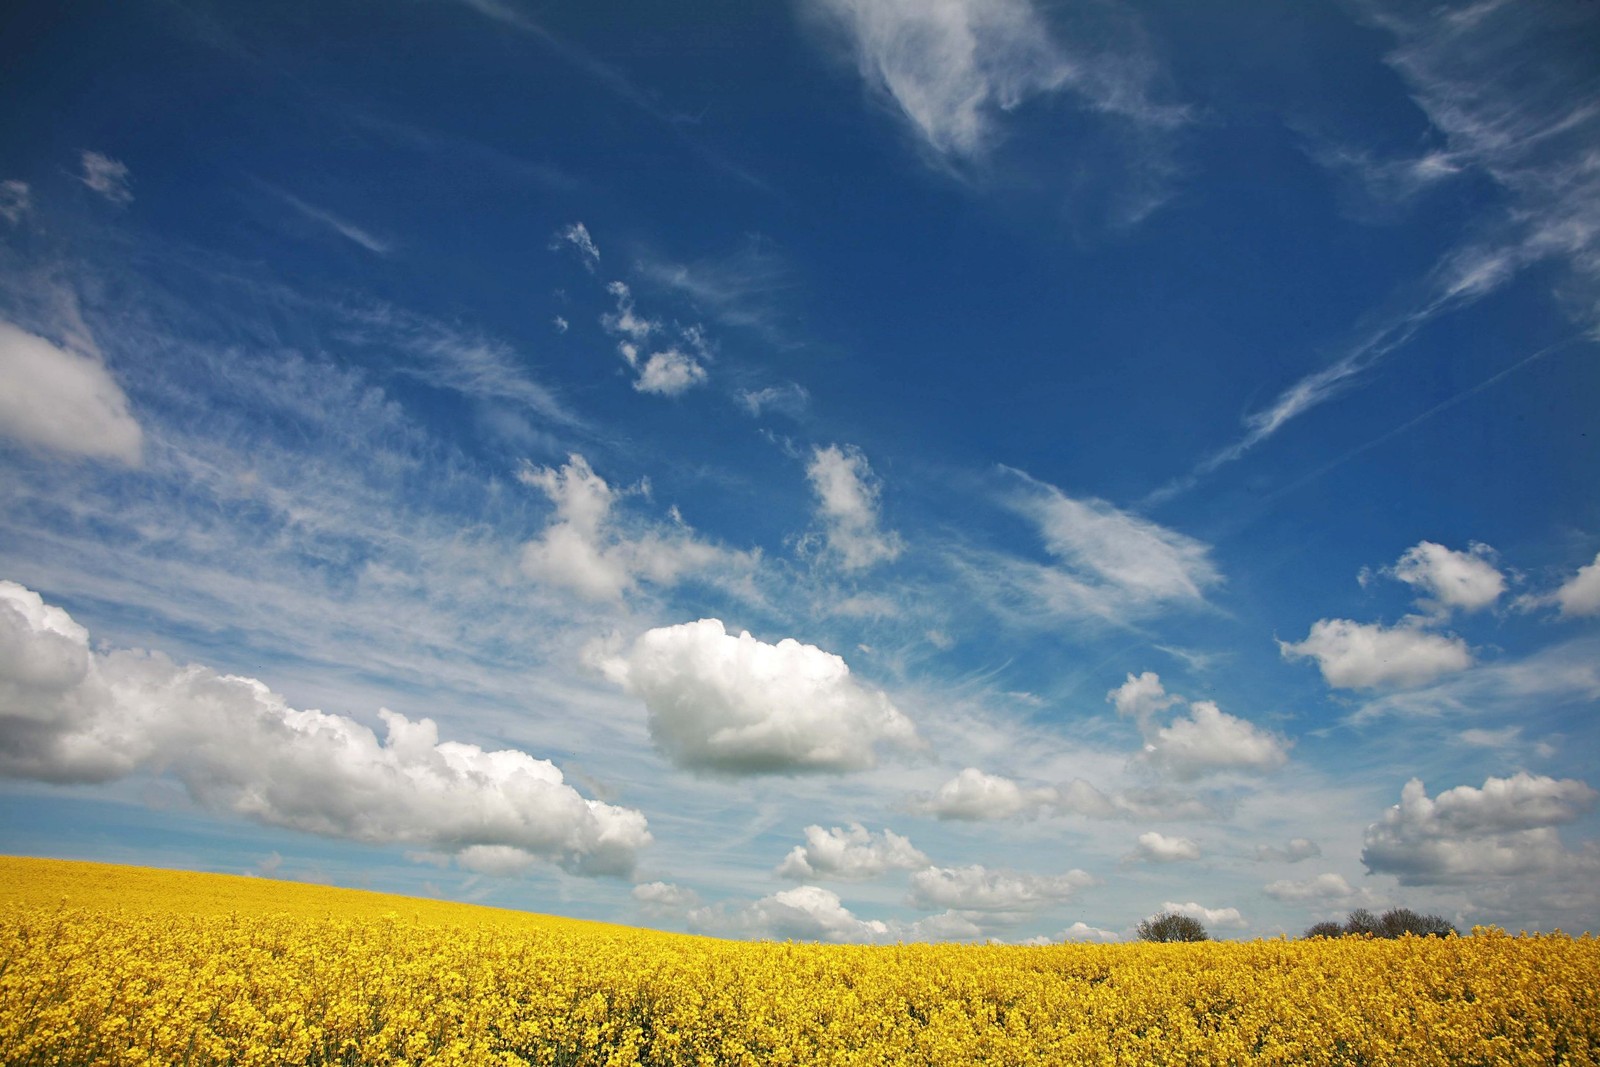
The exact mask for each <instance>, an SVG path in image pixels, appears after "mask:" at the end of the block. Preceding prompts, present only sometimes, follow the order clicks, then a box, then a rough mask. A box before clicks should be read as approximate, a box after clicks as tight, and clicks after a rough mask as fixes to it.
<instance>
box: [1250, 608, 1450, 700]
mask: <svg viewBox="0 0 1600 1067" xmlns="http://www.w3.org/2000/svg"><path fill="white" fill-rule="evenodd" d="M1278 649H1279V651H1281V652H1282V653H1283V656H1284V658H1285V659H1313V660H1316V663H1317V667H1318V668H1319V669H1320V670H1321V671H1322V677H1323V679H1324V680H1325V681H1326V682H1327V683H1328V684H1329V685H1331V686H1333V687H1335V688H1337V689H1374V688H1378V687H1380V686H1416V685H1425V684H1426V683H1428V682H1431V681H1433V680H1434V679H1435V678H1438V677H1440V676H1441V675H1445V674H1450V673H1452V672H1455V671H1464V670H1466V669H1467V668H1468V667H1470V666H1472V652H1471V651H1470V650H1469V649H1468V648H1467V643H1466V642H1465V641H1463V640H1461V638H1459V637H1455V636H1453V635H1446V634H1436V633H1429V632H1428V631H1426V630H1422V629H1418V628H1417V627H1415V626H1396V627H1384V626H1382V625H1379V624H1378V623H1365V624H1363V623H1358V622H1352V621H1350V620H1349V619H1319V620H1318V621H1317V622H1315V623H1313V624H1312V626H1311V632H1310V633H1309V634H1307V635H1306V638H1305V640H1304V641H1299V642H1296V643H1290V642H1288V641H1279V642H1278Z"/></svg>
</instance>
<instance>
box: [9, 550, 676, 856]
mask: <svg viewBox="0 0 1600 1067" xmlns="http://www.w3.org/2000/svg"><path fill="white" fill-rule="evenodd" d="M378 717H379V719H381V720H382V722H383V724H384V727H385V737H384V739H382V740H380V739H379V738H378V737H377V735H376V734H374V733H373V731H372V730H370V729H368V728H367V727H366V726H364V725H362V724H361V723H359V722H356V721H355V720H353V719H350V718H347V717H345V716H341V715H332V714H327V713H325V712H321V711H300V710H297V709H295V708H292V707H289V706H288V705H287V704H286V703H285V702H284V701H283V699H282V698H281V697H279V696H278V695H277V694H275V693H273V692H271V691H270V690H269V689H268V688H267V687H266V686H265V685H264V684H262V683H261V682H259V681H257V680H256V679H254V678H245V677H239V676H235V675H223V674H218V673H216V672H215V671H212V670H210V669H209V668H207V667H203V666H199V665H190V666H179V665H177V664H175V663H173V662H172V661H171V660H169V659H167V658H166V657H165V656H163V655H161V654H160V653H158V652H142V651H114V652H93V651H91V650H90V647H89V643H88V634H87V632H86V631H84V629H83V628H82V627H81V626H78V625H77V624H76V623H74V622H73V621H72V619H71V618H70V617H69V616H68V615H67V614H66V613H65V612H63V611H61V610H60V609H59V608H55V607H52V606H51V605H48V604H45V603H44V601H43V599H42V598H41V597H39V596H38V594H36V593H34V592H32V591H30V590H28V589H25V588H23V587H22V586H20V585H17V584H15V583H13V582H0V773H4V774H6V775H8V776H14V777H24V778H34V779H42V780H45V781H57V782H70V781H80V782H92V781H108V780H112V779H115V778H118V777H122V776H124V775H127V774H130V773H132V772H134V771H136V770H145V771H149V772H154V773H162V772H164V773H169V774H172V775H173V776H175V777H177V778H178V779H179V780H180V781H182V782H183V783H184V785H185V786H186V787H187V789H188V791H189V794H190V795H191V796H192V797H193V798H194V800H195V801H196V802H197V803H198V804H199V805H200V806H202V807H204V808H207V809H210V810H214V811H228V812H233V813H235V814H238V815H242V816H244V817H246V818H250V819H253V820H255V821H257V822H262V823H267V824H270V825H274V826H283V827H288V828H290V829H294V830H300V831H304V832H307V833H315V834H322V835H325V836H329V837H340V838H349V839H353V840H358V841H370V842H379V843H412V844H418V845H422V846H426V847H431V848H435V849H442V850H445V851H448V852H451V853H453V854H454V855H455V856H456V858H457V861H458V862H460V863H462V864H463V865H464V866H471V867H474V868H475V869H480V870H493V871H495V872H496V873H504V872H506V871H509V870H512V869H516V868H518V867H519V866H520V865H521V864H522V863H523V861H524V859H525V858H526V857H529V856H537V857H540V858H542V859H544V860H548V861H551V862H555V863H558V864H560V865H561V866H563V867H566V868H567V869H569V870H572V871H574V872H577V873H582V874H624V873H626V872H627V871H628V870H630V869H631V868H632V867H633V864H634V860H635V857H636V855H637V853H638V851H639V850H640V849H641V848H643V847H644V846H645V845H647V844H649V843H650V840H651V838H650V833H649V830H648V828H647V825H646V822H645V818H644V816H643V815H642V814H641V813H640V812H638V811H635V810H632V809H629V808H622V807H617V806H614V805H611V804H606V803H603V802H601V801H597V800H586V799H584V798H583V797H582V796H580V795H579V794H578V792H577V791H576V790H574V789H573V788H572V787H571V786H569V785H567V784H565V782H564V781H563V778H562V774H561V772H560V771H559V770H557V769H556V767H555V765H554V764H552V763H550V762H549V761H548V760H542V759H536V758H534V757H533V756H530V755H528V754H527V753H525V752H520V751H517V750H514V749H505V750H499V751H485V750H484V749H482V748H479V747H478V746H476V745H470V744H462V743H460V742H455V741H441V740H440V739H439V732H438V728H437V727H436V726H435V724H434V722H433V720H431V719H421V720H418V721H412V720H410V719H408V718H406V716H404V715H401V714H398V713H396V712H393V711H389V710H388V709H380V710H379V712H378Z"/></svg>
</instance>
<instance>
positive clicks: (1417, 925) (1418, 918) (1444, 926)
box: [1306, 908, 1460, 938]
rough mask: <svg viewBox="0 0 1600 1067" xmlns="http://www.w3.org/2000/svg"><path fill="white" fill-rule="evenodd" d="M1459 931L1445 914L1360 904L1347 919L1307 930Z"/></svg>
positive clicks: (1313, 933)
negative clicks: (1369, 907)
mask: <svg viewBox="0 0 1600 1067" xmlns="http://www.w3.org/2000/svg"><path fill="white" fill-rule="evenodd" d="M1459 932H1460V931H1458V930H1457V929H1456V928H1455V926H1454V925H1453V924H1451V923H1450V922H1449V921H1448V920H1446V919H1445V918H1444V917H1443V916H1441V915H1419V914H1418V913H1416V912H1414V911H1412V910H1411V909H1410V908H1390V909H1389V910H1388V911H1386V912H1384V913H1383V914H1382V915H1374V914H1372V912H1370V911H1368V910H1367V909H1366V908H1357V909H1356V910H1355V911H1352V912H1351V913H1350V917H1349V918H1348V919H1346V920H1345V921H1344V922H1343V923H1336V922H1333V921H1332V920H1328V921H1327V922H1320V923H1317V924H1316V925H1315V926H1313V927H1311V928H1310V929H1309V930H1307V931H1306V936H1307V937H1350V936H1358V937H1359V936H1362V935H1366V936H1369V937H1391V938H1393V937H1401V936H1403V935H1405V934H1415V935H1416V936H1418V937H1450V936H1451V935H1453V934H1457V933H1459Z"/></svg>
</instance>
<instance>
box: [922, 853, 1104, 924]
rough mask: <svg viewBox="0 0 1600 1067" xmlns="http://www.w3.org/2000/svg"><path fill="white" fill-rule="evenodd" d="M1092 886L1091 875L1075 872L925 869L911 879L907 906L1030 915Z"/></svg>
mask: <svg viewBox="0 0 1600 1067" xmlns="http://www.w3.org/2000/svg"><path fill="white" fill-rule="evenodd" d="M1096 882H1097V880H1096V879H1095V878H1094V876H1093V875H1090V874H1088V873H1087V872H1085V871H1081V870H1077V869H1074V870H1070V871H1067V872H1066V873H1064V874H1054V875H1045V874H1030V873H1027V872H1025V871H1004V870H991V869H989V868H987V867H984V866H983V865H982V864H978V863H974V864H971V865H969V866H966V867H928V868H926V869H925V870H921V871H918V872H917V873H916V874H913V875H912V876H911V902H912V903H913V904H914V905H916V906H917V907H919V908H925V909H928V910H932V909H934V908H948V909H951V910H953V911H958V912H967V911H976V912H1010V913H1019V912H1030V911H1036V910H1038V909H1039V908H1042V907H1045V906H1047V905H1050V904H1059V903H1061V902H1063V901H1066V900H1070V899H1071V898H1072V896H1073V894H1074V893H1076V892H1077V891H1078V890H1080V889H1083V888H1085V887H1087V886H1091V885H1095V884H1096Z"/></svg>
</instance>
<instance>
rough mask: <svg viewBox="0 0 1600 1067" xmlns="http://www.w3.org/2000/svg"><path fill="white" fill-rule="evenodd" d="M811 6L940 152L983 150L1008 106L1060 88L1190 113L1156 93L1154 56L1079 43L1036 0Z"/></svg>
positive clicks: (1143, 109)
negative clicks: (1062, 36)
mask: <svg viewBox="0 0 1600 1067" xmlns="http://www.w3.org/2000/svg"><path fill="white" fill-rule="evenodd" d="M809 8H810V10H811V11H812V12H813V13H814V14H815V15H817V16H818V17H819V18H821V19H822V20H824V21H825V22H827V23H829V24H831V25H833V26H834V27H836V28H837V29H838V30H840V31H841V32H842V33H843V35H844V37H845V38H846V40H847V41H848V43H849V46H850V48H851V50H852V51H853V53H854V55H855V59H856V62H857V65H858V67H859V69H860V72H861V76H862V78H863V79H865V80H866V82H867V84H868V85H869V86H871V87H872V88H873V90H874V91H875V92H878V93H880V94H881V95H882V96H883V97H884V98H885V99H887V100H889V101H891V102H892V104H893V106H894V107H895V108H896V110H898V111H899V112H900V114H901V116H902V117H903V118H904V119H905V121H906V122H908V123H909V124H910V125H911V126H912V128H913V129H914V130H916V132H917V134H918V135H919V136H920V137H921V138H922V140H923V142H924V143H925V144H926V145H927V146H928V147H929V148H930V149H931V150H932V151H933V152H934V153H935V154H937V155H939V156H943V157H955V158H963V159H968V160H971V159H977V158H980V157H982V156H983V155H984V154H985V153H986V152H987V151H988V150H989V149H990V148H991V147H992V145H993V144H994V142H995V140H996V139H997V137H998V136H999V133H998V126H999V124H1000V117H1001V116H1002V115H1003V114H1004V113H1005V112H1007V111H1010V110H1013V109H1015V108H1017V107H1018V106H1020V105H1022V104H1024V103H1025V102H1027V101H1028V100H1029V99H1031V98H1034V97H1041V96H1051V95H1054V94H1057V93H1070V94H1071V95H1073V96H1074V97H1076V98H1077V99H1079V100H1080V101H1082V102H1083V103H1084V105H1085V106H1087V107H1089V108H1091V109H1093V110H1095V111H1100V112H1103V113H1106V114H1109V115H1115V116H1118V117H1120V118H1123V119H1127V120H1131V121H1134V122H1138V123H1142V124H1149V125H1155V126H1168V127H1170V126H1174V125H1177V124H1179V123H1181V122H1183V121H1184V120H1185V118H1186V114H1187V113H1186V112H1185V111H1184V109H1182V108H1179V107H1174V106H1170V105H1163V104H1159V103H1157V102H1155V101H1154V100H1153V99H1152V96H1151V90H1150V81H1151V65H1150V62H1149V59H1148V57H1146V56H1143V55H1140V54H1117V53H1115V52H1112V51H1109V50H1106V51H1100V52H1090V51H1088V50H1079V49H1076V48H1074V47H1073V46H1072V43H1071V42H1065V43H1064V42H1062V41H1060V40H1058V39H1057V37H1056V35H1055V34H1054V33H1053V32H1052V30H1051V28H1050V26H1049V24H1048V23H1047V21H1046V19H1045V18H1044V16H1043V15H1042V14H1041V12H1040V10H1039V9H1038V8H1037V7H1035V6H1034V4H1033V3H1032V2H1030V0H952V2H949V3H939V4H928V3H920V2H918V0H888V2H878V0H811V2H810V4H809Z"/></svg>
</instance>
